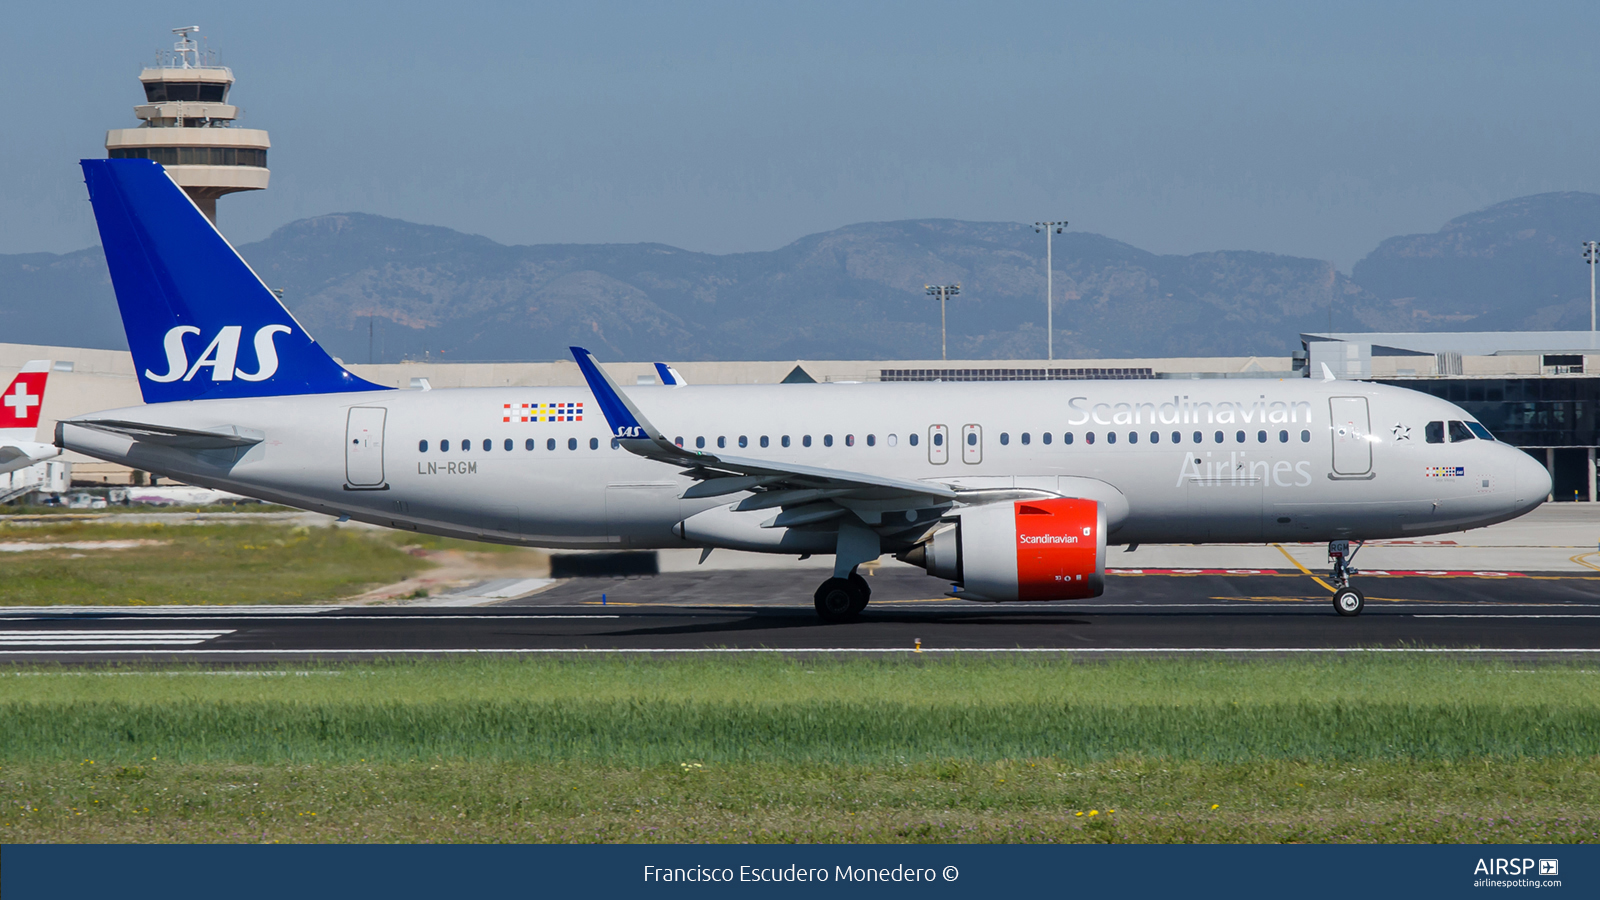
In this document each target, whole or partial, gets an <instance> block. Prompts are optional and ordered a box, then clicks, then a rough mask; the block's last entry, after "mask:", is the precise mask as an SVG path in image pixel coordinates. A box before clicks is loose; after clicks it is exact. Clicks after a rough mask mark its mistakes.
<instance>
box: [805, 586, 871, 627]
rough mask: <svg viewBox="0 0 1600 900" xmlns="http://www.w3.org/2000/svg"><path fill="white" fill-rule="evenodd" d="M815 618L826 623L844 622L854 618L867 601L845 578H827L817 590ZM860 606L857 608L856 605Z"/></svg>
mask: <svg viewBox="0 0 1600 900" xmlns="http://www.w3.org/2000/svg"><path fill="white" fill-rule="evenodd" d="M816 602H817V616H818V617H820V618H821V619H822V621H824V622H827V623H830V624H832V623H834V622H845V621H848V620H850V619H852V618H854V617H855V615H856V613H857V612H859V611H860V609H861V607H865V606H866V605H867V599H866V597H865V596H864V595H862V594H861V593H860V592H859V591H857V590H856V587H855V585H853V584H851V583H850V580H849V579H847V578H829V579H828V580H827V581H824V582H823V583H822V586H821V587H819V588H817V593H816ZM858 603H859V604H860V606H857V604H858Z"/></svg>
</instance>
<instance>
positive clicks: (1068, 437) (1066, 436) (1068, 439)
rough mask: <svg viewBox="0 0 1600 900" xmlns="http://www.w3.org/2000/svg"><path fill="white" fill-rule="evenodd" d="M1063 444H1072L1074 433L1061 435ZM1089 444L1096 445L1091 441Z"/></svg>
mask: <svg viewBox="0 0 1600 900" xmlns="http://www.w3.org/2000/svg"><path fill="white" fill-rule="evenodd" d="M1061 443H1063V444H1070V443H1072V432H1070V431H1068V432H1065V433H1063V434H1062V435H1061ZM1089 443H1091V444H1092V443H1094V441H1090V442H1089Z"/></svg>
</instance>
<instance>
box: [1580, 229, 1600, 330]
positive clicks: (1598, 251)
mask: <svg viewBox="0 0 1600 900" xmlns="http://www.w3.org/2000/svg"><path fill="white" fill-rule="evenodd" d="M1583 258H1584V260H1585V261H1587V262H1588V263H1589V330H1590V331H1594V330H1595V327H1594V267H1595V264H1596V263H1600V241H1584V242H1583Z"/></svg>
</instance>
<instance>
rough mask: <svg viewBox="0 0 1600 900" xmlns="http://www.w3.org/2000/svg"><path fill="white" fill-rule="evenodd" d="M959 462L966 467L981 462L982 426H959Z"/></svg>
mask: <svg viewBox="0 0 1600 900" xmlns="http://www.w3.org/2000/svg"><path fill="white" fill-rule="evenodd" d="M961 461H962V462H964V463H967V464H968V465H977V464H978V463H981V462H983V426H982V425H963V426H961Z"/></svg>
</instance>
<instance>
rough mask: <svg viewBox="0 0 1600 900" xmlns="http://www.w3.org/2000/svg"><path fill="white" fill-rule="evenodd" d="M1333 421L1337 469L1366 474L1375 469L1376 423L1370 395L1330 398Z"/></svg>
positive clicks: (1341, 473) (1349, 472)
mask: <svg viewBox="0 0 1600 900" xmlns="http://www.w3.org/2000/svg"><path fill="white" fill-rule="evenodd" d="M1328 409H1329V412H1330V413H1331V415H1332V422H1333V473H1334V474H1335V475H1365V474H1367V473H1368V472H1371V471H1372V427H1371V423H1370V421H1369V420H1368V417H1367V398H1365V397H1333V398H1330V399H1329V400H1328Z"/></svg>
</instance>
